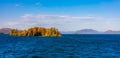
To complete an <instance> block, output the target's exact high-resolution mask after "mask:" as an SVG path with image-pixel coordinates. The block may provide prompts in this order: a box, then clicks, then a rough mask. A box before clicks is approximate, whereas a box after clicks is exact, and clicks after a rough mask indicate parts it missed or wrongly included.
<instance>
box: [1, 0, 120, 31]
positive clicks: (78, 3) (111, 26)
mask: <svg viewBox="0 0 120 58" xmlns="http://www.w3.org/2000/svg"><path fill="white" fill-rule="evenodd" d="M0 8H1V9H0V28H7V27H8V28H18V29H27V28H29V27H34V26H43V27H57V28H58V29H60V30H61V31H75V30H80V29H95V30H99V31H106V30H120V27H119V25H120V0H0Z"/></svg>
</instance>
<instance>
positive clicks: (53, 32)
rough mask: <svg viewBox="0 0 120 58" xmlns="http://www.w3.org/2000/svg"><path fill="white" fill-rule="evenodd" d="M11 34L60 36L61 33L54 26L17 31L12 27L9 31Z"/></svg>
mask: <svg viewBox="0 0 120 58" xmlns="http://www.w3.org/2000/svg"><path fill="white" fill-rule="evenodd" d="M10 35H11V36H44V37H61V33H60V32H59V31H58V29H56V28H53V27H52V28H50V29H49V28H43V27H34V28H29V29H28V30H23V31H18V30H17V29H12V30H11V32H10Z"/></svg>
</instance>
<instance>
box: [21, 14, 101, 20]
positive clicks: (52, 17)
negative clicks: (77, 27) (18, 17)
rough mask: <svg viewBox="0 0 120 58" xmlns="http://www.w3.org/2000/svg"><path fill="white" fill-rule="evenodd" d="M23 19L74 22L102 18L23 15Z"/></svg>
mask: <svg viewBox="0 0 120 58" xmlns="http://www.w3.org/2000/svg"><path fill="white" fill-rule="evenodd" d="M22 18H24V19H69V20H70V19H74V20H76V19H77V20H99V19H102V18H97V17H74V16H61V15H31V14H25V15H23V16H22Z"/></svg>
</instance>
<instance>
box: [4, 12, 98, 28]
mask: <svg viewBox="0 0 120 58" xmlns="http://www.w3.org/2000/svg"><path fill="white" fill-rule="evenodd" d="M21 19H22V20H17V21H14V22H13V21H12V22H5V23H4V24H3V25H4V26H6V27H10V28H19V29H27V28H30V27H35V26H43V27H57V28H58V29H60V30H65V29H66V30H68V29H71V28H74V27H79V26H80V25H85V24H84V23H86V22H90V21H96V20H98V19H100V18H97V17H74V16H65V15H32V14H25V15H23V16H21Z"/></svg>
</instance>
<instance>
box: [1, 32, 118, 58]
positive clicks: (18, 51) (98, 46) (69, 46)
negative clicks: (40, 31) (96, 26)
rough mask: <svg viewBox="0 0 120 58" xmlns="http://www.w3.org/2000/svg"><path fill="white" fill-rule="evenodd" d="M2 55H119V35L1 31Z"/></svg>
mask: <svg viewBox="0 0 120 58" xmlns="http://www.w3.org/2000/svg"><path fill="white" fill-rule="evenodd" d="M0 58H120V35H107V34H104V35H102V34H101V35H100V34H99V35H95V34H93V35H90V34H87V35H70V34H69V35H63V37H62V38H49V37H12V36H9V35H2V34H1V35H0Z"/></svg>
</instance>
